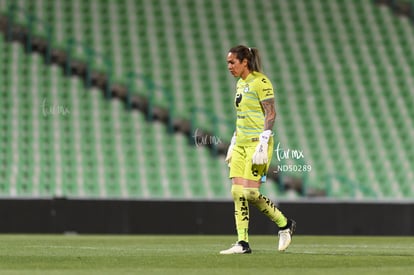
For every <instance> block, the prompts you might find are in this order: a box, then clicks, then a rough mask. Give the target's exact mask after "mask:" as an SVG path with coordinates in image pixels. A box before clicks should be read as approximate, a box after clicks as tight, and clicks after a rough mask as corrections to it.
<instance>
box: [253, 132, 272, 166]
mask: <svg viewBox="0 0 414 275" xmlns="http://www.w3.org/2000/svg"><path fill="white" fill-rule="evenodd" d="M271 136H272V131H271V130H266V131H264V132H263V133H261V134H260V136H259V144H257V146H256V151H255V152H254V154H253V158H252V162H253V164H259V165H261V164H266V163H267V161H268V159H267V148H268V147H269V145H268V143H269V139H270V137H271Z"/></svg>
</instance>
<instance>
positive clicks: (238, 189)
mask: <svg viewBox="0 0 414 275" xmlns="http://www.w3.org/2000/svg"><path fill="white" fill-rule="evenodd" d="M231 195H232V196H233V199H234V200H239V199H240V198H241V197H244V194H243V186H241V185H237V184H233V185H232V187H231Z"/></svg>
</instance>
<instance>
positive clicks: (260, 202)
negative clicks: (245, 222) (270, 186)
mask: <svg viewBox="0 0 414 275" xmlns="http://www.w3.org/2000/svg"><path fill="white" fill-rule="evenodd" d="M244 196H245V197H246V199H247V201H248V202H249V203H251V204H253V205H254V206H255V207H257V208H258V209H259V210H260V211H261V212H262V213H263V214H265V215H266V216H267V217H269V219H270V220H272V221H273V222H275V223H276V225H277V226H278V227H279V228H281V227H284V226H286V225H287V219H286V217H285V216H284V215H283V213H282V212H280V210H279V209H277V208H276V206H275V205H274V203H273V202H272V201H271V200H270V199H268V198H266V197H265V196H263V195H262V194H260V191H259V189H258V188H244Z"/></svg>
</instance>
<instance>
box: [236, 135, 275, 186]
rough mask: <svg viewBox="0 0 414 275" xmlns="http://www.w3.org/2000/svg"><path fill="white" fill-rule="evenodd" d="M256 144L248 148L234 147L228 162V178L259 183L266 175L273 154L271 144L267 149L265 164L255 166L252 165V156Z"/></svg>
mask: <svg viewBox="0 0 414 275" xmlns="http://www.w3.org/2000/svg"><path fill="white" fill-rule="evenodd" d="M257 144H258V143H255V144H253V145H248V146H244V145H243V146H240V145H237V144H236V145H235V146H234V148H233V153H232V156H231V161H230V175H229V178H235V177H238V178H244V179H248V180H253V181H259V180H260V179H261V178H262V176H264V175H266V174H267V171H268V170H269V166H270V161H271V159H272V153H273V142H269V147H268V149H267V156H268V162H267V164H262V165H257V164H253V163H252V158H253V154H254V152H255V150H256V146H257Z"/></svg>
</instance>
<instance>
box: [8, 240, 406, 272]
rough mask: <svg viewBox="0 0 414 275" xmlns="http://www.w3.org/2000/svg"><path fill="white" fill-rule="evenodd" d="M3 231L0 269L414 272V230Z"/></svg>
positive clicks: (40, 270)
mask: <svg viewBox="0 0 414 275" xmlns="http://www.w3.org/2000/svg"><path fill="white" fill-rule="evenodd" d="M234 241H235V239H234V236H203V235H196V236H153V235H131V236H113V235H99V236H96V235H0V247H1V249H0V253H1V255H0V274H117V275H120V274H163V275H167V274H197V275H203V274H209V275H211V274H257V275H262V274H301V275H306V274H393V275H395V274H414V237H337V236H335V237H329V236H326V237H322V236H294V238H293V242H292V244H291V246H290V247H289V249H288V250H287V251H286V252H283V253H281V252H277V249H276V247H277V237H276V236H250V245H251V247H252V249H253V253H252V254H250V255H219V251H220V250H222V249H226V248H228V247H229V245H231V243H232V242H234Z"/></svg>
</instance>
